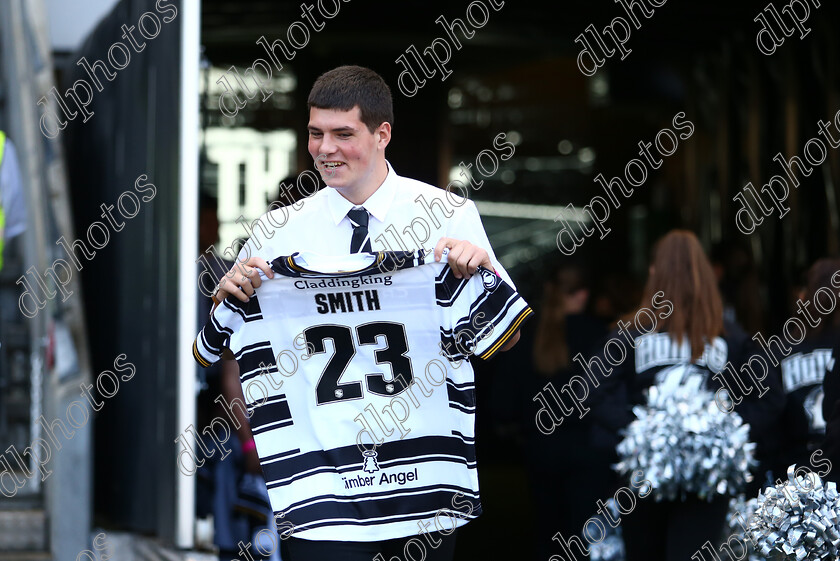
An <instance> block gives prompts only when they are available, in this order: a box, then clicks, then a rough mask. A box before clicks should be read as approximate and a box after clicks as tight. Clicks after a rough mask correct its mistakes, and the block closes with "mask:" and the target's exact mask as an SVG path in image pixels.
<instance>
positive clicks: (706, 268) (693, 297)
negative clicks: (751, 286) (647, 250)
mask: <svg viewBox="0 0 840 561" xmlns="http://www.w3.org/2000/svg"><path fill="white" fill-rule="evenodd" d="M659 291H663V292H664V293H665V296H664V298H667V299H668V300H670V301H671V302H672V303H673V310H672V311H671V314H670V315H669V316H668V317H667V318H665V319H664V320H663V321H660V322H659V323H658V324H657V326H656V331H667V332H668V335H669V336H670V337H671V340H673V341H675V342H677V343H679V342H680V341H682V340H683V338H687V339H688V341H689V343H690V344H691V359H692V360H696V359H698V358H700V355H702V354H703V350H704V349H705V346H706V343H708V342H711V340H712V339H713V338H714V337H716V336H718V335H720V334H722V333H723V302H722V300H721V297H720V292H719V291H718V286H717V279H716V278H715V274H714V271H713V270H712V266H711V264H710V263H709V259H708V258H707V257H706V254H705V253H704V252H703V247H702V246H701V245H700V242H699V241H698V239H697V236H695V235H694V233H693V232H690V231H688V230H671V231H670V232H668V233H667V234H666V235H665V236H664V237H663V238H662V239H661V240H659V242H658V243H657V244H656V249H655V250H654V255H653V261H652V263H651V271H650V275H649V276H648V281H647V284H646V285H645V289H644V295H643V296H642V302H641V304H640V308H650V306H651V301H652V299H653V296H654V294H656V293H657V292H659ZM642 317H647V315H646V314H642Z"/></svg>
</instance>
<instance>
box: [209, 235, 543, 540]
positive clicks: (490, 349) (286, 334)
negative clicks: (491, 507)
mask: <svg viewBox="0 0 840 561" xmlns="http://www.w3.org/2000/svg"><path fill="white" fill-rule="evenodd" d="M271 267H272V269H273V270H274V272H275V273H276V274H275V277H274V279H265V278H264V279H263V283H262V285H261V286H260V287H259V288H258V289H257V290H256V294H255V296H253V297H252V298H251V299H250V301H249V302H248V303H242V302H239V301H238V300H235V299H227V300H225V301H224V302H223V303H222V304H221V305H219V306H218V307H217V308H216V310H215V311H214V312H213V314H212V315H211V317H210V320H209V321H208V322H207V325H205V327H204V329H202V331H201V333H199V335H198V337H197V338H196V341H195V343H194V345H193V351H194V354H195V357H196V360H197V361H198V362H199V363H201V364H203V365H205V366H206V365H208V364H211V363H213V362H215V361H217V360H219V357H220V356H221V354H222V352H223V350H224V348H226V347H227V348H230V350H231V351H232V352H233V353H234V356H235V357H236V360H237V361H238V363H239V367H240V379H241V382H242V386H243V394H244V396H245V401H246V407H247V409H248V412H249V414H250V423H251V428H252V431H253V433H254V440H255V442H256V445H257V452H258V454H259V456H260V463H261V465H262V469H263V473H264V474H265V479H266V484H267V486H268V491H269V498H270V500H271V505H272V508H273V510H274V511H275V521H276V523H277V525H278V528H280V525H281V523H286V524H287V525H286V526H285V527H286V528H292V527H293V532H294V535H295V536H296V537H302V538H305V539H314V540H346V541H374V540H383V539H392V538H398V537H405V536H409V535H414V534H417V533H418V527H419V529H420V530H422V529H423V528H425V527H428V528H429V530H428V531H434V529H438V528H439V529H442V530H444V531H448V530H447V529H449V528H452V527H453V526H460V525H462V524H465V523H466V522H467V520H469V519H471V518H474V517H476V516H477V515H478V514H479V513H480V512H481V504H480V501H479V495H478V478H477V474H476V459H475V440H474V438H475V431H474V427H475V385H474V377H473V371H472V367H471V366H470V363H469V361H467V360H464V359H465V358H467V357H468V356H470V355H472V354H475V355H477V356H479V357H481V358H490V357H492V356H493V355H494V354H495V353H496V352H498V350H499V349H500V348H501V347H502V346H503V345H504V343H505V342H506V341H507V340H508V339H509V338H510V337H511V336H512V335H513V334H514V333H515V332H516V330H517V329H518V328H519V326H520V324H521V323H522V322H523V321H524V320H525V319H526V318H527V317H528V316H530V315H531V314H532V312H531V309H530V308H529V307H528V305H527V303H525V301H524V300H523V299H522V298H521V297H520V296H519V295H518V294H517V293H516V292H515V291H513V289H511V288H510V286H509V285H507V284H506V283H505V282H504V281H502V280H501V279H500V278H499V277H498V276H496V275H495V273H493V272H492V271H489V270H485V269H481V270H480V274H476V275H473V276H472V277H471V278H470V279H469V280H466V279H456V278H455V276H454V274H453V272H452V270H451V269H450V268H449V266H448V265H446V264H445V263H435V262H434V261H433V257H432V255H431V252H427V251H424V250H421V251H417V252H380V253H376V254H373V253H368V254H354V255H350V256H342V257H336V258H327V257H322V256H318V255H315V254H311V253H304V254H298V253H296V254H294V255H293V256H290V257H280V258H277V259H275V260H274V261H273V262H272V264H271ZM289 524H290V525H289ZM418 524H420V526H418ZM424 524H425V525H426V526H424ZM429 525H430V526H429Z"/></svg>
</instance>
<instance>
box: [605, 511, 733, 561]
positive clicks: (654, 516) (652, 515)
mask: <svg viewBox="0 0 840 561" xmlns="http://www.w3.org/2000/svg"><path fill="white" fill-rule="evenodd" d="M728 508H729V498H727V497H716V498H714V499H713V500H712V501H711V502H708V501H706V500H701V499H698V498H697V497H696V496H692V497H689V498H687V499H686V500H685V501H679V502H676V501H673V502H672V501H665V502H659V503H658V502H656V501H654V500H653V497H647V498H645V499H641V500H639V501H638V502H637V503H636V508H635V509H634V510H633V512H631V513H629V514H627V515H626V516H622V517H621V527H622V529H623V533H624V547H625V550H626V553H627V555H626V560H627V561H689V560H690V559H691V556H692V555H694V554H695V553H697V551H699V550H700V549H701V548H702V547H703V544H704V543H706V541H709V542H711V544H712V547H713V548H714V549H715V550H717V549H718V546H719V545H720V540H721V537H722V533H723V526H724V524H725V523H726V513H727V510H728ZM701 555H707V554H705V553H703V552H701Z"/></svg>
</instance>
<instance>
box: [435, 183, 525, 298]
mask: <svg viewBox="0 0 840 561" xmlns="http://www.w3.org/2000/svg"><path fill="white" fill-rule="evenodd" d="M446 236H447V237H449V238H454V239H456V240H466V241H468V242H470V243H472V244H474V245H477V246H478V247H480V248H483V249H484V250H485V251H486V252H487V255H488V256H489V257H490V262H491V263H493V268H494V269H496V272H497V273H499V275H500V276H501V277H502V280H503V281H505V282H506V283H507V284H508V285H510V287H511V288H512V289H513V290H516V285H515V284H513V280H511V278H510V275H508V272H507V271H506V270H505V268H504V267H502V264H501V263H499V260H498V259H497V258H496V254H495V253H494V252H493V248H492V247H491V246H490V240H488V239H487V233H486V232H485V231H484V225H483V224H482V223H481V216H480V215H479V214H478V209H477V208H476V206H475V203H474V202H472V201H471V200H466V201H465V203H464V204H463V206H461V207H460V208H458V209H457V210H456V211H455V215H454V216H453V217H452V219H451V220H450V221H449V222H448V223H447V229H446ZM434 241H435V242H436V241H437V240H434Z"/></svg>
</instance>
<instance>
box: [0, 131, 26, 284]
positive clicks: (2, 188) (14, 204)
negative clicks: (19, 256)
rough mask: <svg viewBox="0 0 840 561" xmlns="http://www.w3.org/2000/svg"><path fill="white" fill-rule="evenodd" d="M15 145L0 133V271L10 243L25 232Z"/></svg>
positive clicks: (24, 211) (24, 206) (22, 200)
mask: <svg viewBox="0 0 840 561" xmlns="http://www.w3.org/2000/svg"><path fill="white" fill-rule="evenodd" d="M22 181H23V180H22V178H21V174H20V164H19V163H18V159H17V152H16V150H15V145H14V144H12V141H11V140H10V139H9V138H8V137H7V136H6V133H4V132H3V131H0V269H3V263H4V260H3V257H4V254H7V253H9V252H10V249H9V248H11V242H12V240H13V239H14V238H17V237H18V236H19V235H21V234H22V233H23V232H24V231H26V199H25V197H24V195H23V183H22Z"/></svg>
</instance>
